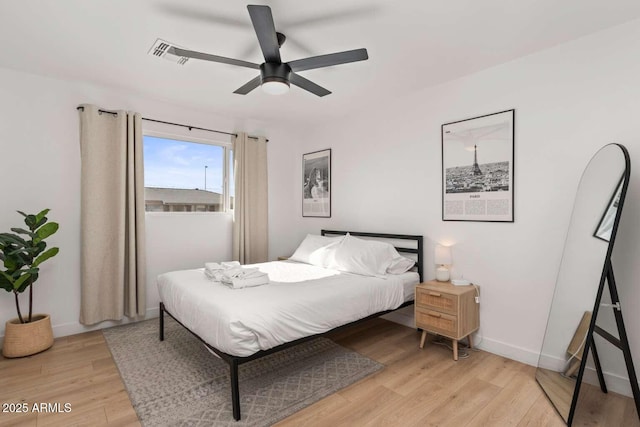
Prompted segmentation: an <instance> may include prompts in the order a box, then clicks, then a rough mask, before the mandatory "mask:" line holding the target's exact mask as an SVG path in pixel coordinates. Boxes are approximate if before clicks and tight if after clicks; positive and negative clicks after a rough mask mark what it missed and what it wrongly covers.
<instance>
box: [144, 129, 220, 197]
mask: <svg viewBox="0 0 640 427" xmlns="http://www.w3.org/2000/svg"><path fill="white" fill-rule="evenodd" d="M223 163H224V148H223V147H220V146H217V145H208V144H198V143H194V142H186V141H176V140H172V139H166V138H158V137H155V136H145V137H144V185H145V187H159V188H184V189H195V188H198V189H200V190H202V189H205V173H206V190H208V191H214V192H216V193H222V190H223V188H222V187H223V176H224V171H223ZM229 180H230V184H231V188H230V190H231V194H233V174H230V176H229Z"/></svg>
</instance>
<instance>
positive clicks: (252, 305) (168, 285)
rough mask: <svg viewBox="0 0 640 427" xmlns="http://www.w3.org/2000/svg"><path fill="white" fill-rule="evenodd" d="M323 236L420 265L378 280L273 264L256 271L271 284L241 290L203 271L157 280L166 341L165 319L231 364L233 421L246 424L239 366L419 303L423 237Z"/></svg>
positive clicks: (328, 233)
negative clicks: (373, 246)
mask: <svg viewBox="0 0 640 427" xmlns="http://www.w3.org/2000/svg"><path fill="white" fill-rule="evenodd" d="M321 236H325V237H329V236H337V237H340V236H346V237H349V236H357V237H358V238H359V239H373V240H376V241H386V242H389V243H392V244H393V246H394V247H395V249H396V250H397V252H398V253H400V254H402V255H405V256H410V257H412V259H414V260H415V267H414V268H413V269H412V270H411V271H408V272H405V273H401V274H394V275H384V276H379V277H372V276H364V275H361V274H353V273H349V272H344V271H337V270H335V269H330V268H324V267H320V266H317V265H310V264H306V263H300V262H295V261H274V262H268V263H262V264H254V265H252V267H256V268H259V269H260V271H264V272H265V273H268V274H269V277H270V279H271V282H270V283H269V284H268V285H266V286H257V287H255V288H246V289H240V290H238V289H230V288H229V287H226V286H224V285H220V284H214V283H212V282H211V281H210V280H209V279H207V278H206V276H205V275H204V273H203V269H197V270H182V271H175V272H170V273H166V274H163V275H160V276H159V277H158V290H159V293H160V300H161V302H160V325H159V326H160V340H161V341H163V340H164V313H167V314H168V315H169V316H171V317H172V318H174V319H175V320H176V321H177V322H178V323H180V324H181V325H182V326H183V327H185V328H186V329H187V330H188V331H190V332H191V333H192V334H193V335H195V336H196V337H197V338H198V339H199V340H200V341H202V342H203V343H204V344H205V346H206V347H207V348H208V349H209V350H210V351H211V352H213V353H214V354H215V355H217V356H219V357H220V358H221V359H222V360H224V361H225V362H226V363H227V364H228V365H229V369H230V380H231V401H232V408H233V417H234V419H235V420H239V419H240V394H239V384H238V367H239V365H241V364H243V363H246V362H249V361H251V360H255V359H258V358H260V357H263V356H266V355H269V354H272V353H274V352H277V351H280V350H283V349H285V348H287V347H290V346H293V345H296V344H299V343H301V342H304V341H307V340H310V339H313V338H316V337H318V336H320V335H323V334H326V333H328V332H330V331H335V330H336V329H340V328H345V327H348V326H351V325H353V324H355V323H358V322H362V321H364V320H367V319H370V318H372V317H377V316H380V315H382V314H386V313H389V312H391V311H394V310H397V309H400V308H402V307H405V306H407V305H410V304H413V299H414V290H415V285H416V284H418V283H420V282H421V281H422V267H423V260H422V256H423V247H422V246H423V242H422V240H423V239H422V236H415V235H403V234H386V233H383V234H381V233H363V232H347V231H335V230H322V231H321ZM398 242H400V243H398ZM405 243H408V244H405ZM387 246H389V245H387ZM216 285H217V286H216Z"/></svg>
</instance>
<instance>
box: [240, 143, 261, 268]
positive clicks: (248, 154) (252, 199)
mask: <svg viewBox="0 0 640 427" xmlns="http://www.w3.org/2000/svg"><path fill="white" fill-rule="evenodd" d="M233 156H234V174H235V200H234V219H233V259H234V260H237V261H240V263H241V264H253V263H257V262H265V261H267V257H268V250H269V247H268V238H267V237H268V230H267V226H268V222H267V219H268V202H267V141H266V140H265V138H263V137H260V138H257V139H255V138H249V137H247V135H246V134H245V133H242V132H238V136H237V137H235V138H233Z"/></svg>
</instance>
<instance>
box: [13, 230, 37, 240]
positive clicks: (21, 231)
mask: <svg viewBox="0 0 640 427" xmlns="http://www.w3.org/2000/svg"><path fill="white" fill-rule="evenodd" d="M11 231H13V232H14V233H18V234H27V235H28V236H29V237H31V238H33V237H34V236H35V234H33V233H32V232H30V231H28V230H25V229H24V228H12V229H11Z"/></svg>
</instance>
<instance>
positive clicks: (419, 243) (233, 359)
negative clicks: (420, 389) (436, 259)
mask: <svg viewBox="0 0 640 427" xmlns="http://www.w3.org/2000/svg"><path fill="white" fill-rule="evenodd" d="M347 233H349V234H351V235H352V236H360V237H369V238H375V239H387V240H409V241H414V242H415V243H416V247H415V248H405V247H398V246H396V247H395V248H396V250H397V251H398V252H400V253H408V254H415V255H416V258H417V260H416V267H415V268H416V270H417V273H418V275H419V276H420V281H421V282H422V269H423V239H422V236H414V235H407V234H385V233H362V232H356V231H336V230H321V234H322V235H323V236H326V235H344V234H347ZM394 246H395V245H394ZM411 304H413V301H407V302H405V303H403V304H402V305H401V306H400V307H398V308H395V309H393V310H386V311H381V312H379V313H375V314H372V315H370V316H367V317H365V318H363V319H360V320H356V321H354V322H351V323H347V324H346V325H342V326H339V327H337V328H334V329H332V330H330V331H327V332H324V333H322V334H316V335H311V336H308V337H303V338H299V339H297V340H295V341H291V342H288V343H284V344H280V345H279V346H277V347H273V348H270V349H269V350H260V351H258V352H257V353H254V354H252V355H250V356H245V357H239V356H232V355H230V354H227V353H225V352H223V351H220V350H218V349H217V348H214V347H212V346H211V345H209V344H207V343H206V342H205V341H204V340H203V339H202V338H200V336H198V335H197V334H195V333H194V332H192V331H191V330H190V329H189V328H187V327H186V326H184V325H183V324H182V323H181V322H180V321H179V320H178V319H176V318H175V316H174V315H173V314H171V313H169V312H168V311H167V309H166V308H165V306H164V304H163V303H162V302H160V341H164V313H167V314H168V315H169V316H171V317H172V318H173V319H174V320H175V321H176V322H178V323H179V324H180V325H182V326H183V327H184V328H185V329H186V330H188V331H189V332H191V333H192V334H193V335H194V336H195V337H196V338H198V339H199V340H200V341H202V343H203V344H204V345H205V346H207V348H208V349H210V350H211V351H212V352H214V353H215V354H217V355H218V356H220V358H221V359H222V360H224V361H225V362H226V363H227V364H228V365H229V373H230V380H231V404H232V407H233V418H234V419H235V420H236V421H238V420H239V419H240V388H239V386H238V366H240V365H242V364H243V363H247V362H250V361H252V360H255V359H259V358H261V357H264V356H267V355H269V354H273V353H276V352H278V351H280V350H284V349H286V348H289V347H293V346H294V345H297V344H300V343H303V342H305V341H309V340H312V339H315V338H318V337H321V336H323V335H326V334H328V333H330V332H335V331H340V330H342V329H346V328H348V327H350V326H353V325H356V324H358V323H361V322H364V321H366V320H369V319H372V318H374V317H378V316H382V315H383V314H387V313H391V312H392V311H395V310H399V309H401V308H403V307H406V306H409V305H411Z"/></svg>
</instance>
